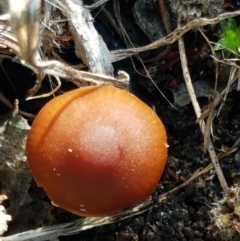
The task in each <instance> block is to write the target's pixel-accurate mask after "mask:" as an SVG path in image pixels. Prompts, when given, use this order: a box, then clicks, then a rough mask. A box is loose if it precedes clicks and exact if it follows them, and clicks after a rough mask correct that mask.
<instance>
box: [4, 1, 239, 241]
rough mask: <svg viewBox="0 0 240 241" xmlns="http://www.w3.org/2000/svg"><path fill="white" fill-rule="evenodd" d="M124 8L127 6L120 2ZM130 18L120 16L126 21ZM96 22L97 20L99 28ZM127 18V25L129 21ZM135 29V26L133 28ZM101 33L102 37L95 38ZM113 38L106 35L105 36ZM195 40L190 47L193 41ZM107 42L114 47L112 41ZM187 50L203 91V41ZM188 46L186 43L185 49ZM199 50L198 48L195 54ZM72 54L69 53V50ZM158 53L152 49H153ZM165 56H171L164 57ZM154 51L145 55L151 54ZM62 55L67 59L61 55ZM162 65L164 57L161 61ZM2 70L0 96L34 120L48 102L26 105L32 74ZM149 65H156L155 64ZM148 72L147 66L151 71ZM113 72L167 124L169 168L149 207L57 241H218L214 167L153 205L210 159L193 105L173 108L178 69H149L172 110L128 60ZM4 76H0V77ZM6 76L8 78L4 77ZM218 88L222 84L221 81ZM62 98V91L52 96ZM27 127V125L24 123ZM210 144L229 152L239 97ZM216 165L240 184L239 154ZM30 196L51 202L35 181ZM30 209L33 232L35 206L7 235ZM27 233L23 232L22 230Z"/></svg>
mask: <svg viewBox="0 0 240 241" xmlns="http://www.w3.org/2000/svg"><path fill="white" fill-rule="evenodd" d="M124 2H125V1H124ZM131 7H132V5H131V1H130V3H127V2H125V5H124V7H123V8H124V9H126V10H127V11H128V12H130V9H131ZM128 12H126V15H124V17H125V18H127V17H128V14H129V13H128ZM98 21H99V22H98ZM132 21H133V19H130V21H129V23H128V24H129V25H130V23H132ZM96 26H97V29H99V31H100V33H103V34H102V35H103V37H104V38H105V39H106V42H107V43H109V48H110V49H112V48H113V46H118V47H123V46H124V43H122V42H121V40H119V38H118V36H117V34H116V33H113V35H112V36H111V35H110V32H109V30H108V29H107V28H106V26H105V25H104V24H103V23H102V22H101V21H100V20H98V18H96ZM134 26H135V25H134ZM135 27H136V29H137V30H136V31H137V32H139V34H142V32H141V31H140V29H139V28H138V27H137V26H135ZM101 31H103V32H101ZM111 34H112V33H111ZM192 39H194V41H192ZM110 40H111V41H112V42H111V43H110ZM185 40H186V45H187V46H188V51H189V52H188V53H189V54H188V61H189V69H190V72H191V76H192V80H193V82H195V81H198V80H202V81H206V82H207V83H208V84H209V86H213V85H214V76H215V72H214V67H213V64H212V60H211V58H210V57H209V55H205V56H204V57H203V56H202V55H200V52H201V50H202V46H203V44H204V40H203V39H202V37H201V36H199V35H198V34H197V33H196V32H190V33H188V34H187V35H186V36H185ZM145 41H147V38H146V36H145V37H144V40H143V43H142V44H143V45H144V44H146V42H145ZM188 43H189V44H188ZM196 49H197V50H196ZM69 51H70V52H71V51H73V50H69ZM176 51H177V46H176V45H173V46H172V49H171V50H170V53H174V52H176ZM156 52H157V51H156ZM170 53H169V54H170ZM154 54H155V53H149V55H150V56H151V55H154ZM65 55H67V53H65ZM133 61H134V63H135V64H136V68H137V70H138V72H141V73H143V74H144V73H145V72H144V70H143V68H142V66H141V64H140V63H139V62H138V60H137V59H135V58H134V59H133ZM163 62H164V59H163ZM1 65H2V68H1V69H0V90H1V91H2V93H3V94H4V95H5V96H6V97H7V98H8V100H9V101H11V102H12V103H13V101H14V99H19V101H20V109H21V110H23V111H26V112H29V113H32V114H37V112H38V111H39V110H40V109H41V107H42V106H43V105H44V104H45V103H46V102H47V101H48V100H49V99H51V98H52V97H50V98H46V99H37V100H31V101H25V96H26V93H27V91H28V90H29V89H30V88H31V87H32V86H33V85H34V79H35V76H34V75H33V74H32V72H31V71H30V70H28V69H26V68H24V67H23V66H21V65H19V64H17V63H14V62H13V61H11V60H7V59H4V60H3V62H2V64H1ZM153 65H154V64H153ZM150 67H152V66H148V65H147V68H148V69H149V70H150ZM114 68H115V71H116V72H117V70H119V69H122V70H125V71H126V72H128V73H129V74H130V76H131V82H130V84H131V88H130V91H131V92H133V93H134V94H136V95H137V96H138V97H139V98H140V99H142V100H143V101H144V102H146V103H147V104H148V105H149V106H151V107H153V108H154V109H155V110H156V112H157V114H158V115H159V117H160V118H161V119H162V121H163V123H164V124H165V127H166V130H167V135H168V144H169V152H168V156H169V157H168V163H167V166H166V169H165V172H164V174H163V176H162V178H161V180H160V182H159V186H158V188H157V190H156V191H155V193H153V200H154V204H153V205H152V206H151V207H149V209H148V210H147V211H146V212H144V213H141V214H140V215H136V216H133V217H131V218H128V219H124V220H122V221H118V222H116V223H113V224H111V225H104V226H101V227H98V228H93V229H90V230H88V231H84V232H82V233H79V234H77V235H72V236H67V237H61V238H60V240H61V241H75V240H78V241H114V240H116V241H136V240H146V241H157V240H161V241H178V240H179V241H185V240H186V241H188V240H192V241H203V240H204V241H213V240H218V239H217V238H216V237H215V231H214V229H213V225H212V223H211V218H210V214H209V212H210V210H211V208H212V204H213V203H216V202H217V201H218V200H220V199H221V198H222V190H221V187H220V185H219V181H218V179H217V177H216V175H215V171H214V170H213V169H212V170H211V171H210V172H208V173H207V174H205V175H202V176H200V177H199V178H197V179H195V180H194V181H193V182H192V183H191V184H190V185H188V186H187V187H185V188H183V189H181V190H180V191H177V192H174V193H173V194H171V195H169V196H168V198H167V199H166V200H165V201H163V202H161V203H159V202H158V197H159V196H160V195H161V194H163V193H165V192H167V191H169V190H172V189H173V188H175V187H177V186H178V185H180V184H181V183H183V182H184V181H186V180H187V179H189V178H190V177H191V176H192V175H193V173H194V172H195V171H196V170H197V169H199V168H204V167H206V166H207V165H208V164H209V163H210V162H211V160H210V158H209V156H208V154H204V153H203V137H202V134H201V132H200V129H199V126H198V124H196V123H195V121H196V118H195V114H194V111H193V108H192V105H191V103H189V104H186V105H184V106H179V105H178V103H174V98H173V92H174V91H177V90H178V88H179V85H181V84H182V83H184V80H183V76H182V69H181V64H180V61H179V59H178V57H177V58H176V61H175V63H174V64H171V65H170V66H167V67H166V65H159V66H156V67H155V68H154V71H153V72H152V78H153V80H154V81H155V83H156V84H157V86H158V87H159V88H160V89H161V91H162V92H163V93H164V95H165V96H166V97H167V98H168V100H169V101H170V102H171V103H174V106H175V107H176V108H173V107H172V106H171V105H170V104H169V102H168V101H166V99H165V98H163V96H162V95H161V94H160V93H159V91H158V90H157V89H156V88H155V86H154V85H153V84H152V82H151V81H150V80H149V79H147V78H144V77H142V76H140V75H139V74H138V73H137V72H136V71H135V70H134V68H133V65H132V62H131V61H130V59H127V60H124V61H121V62H118V63H116V64H115V65H114ZM3 69H4V70H5V72H4V71H3ZM6 74H7V75H8V77H9V79H8V78H7V76H6ZM62 83H63V85H62V87H61V91H63V92H66V91H68V90H70V89H74V88H75V86H74V85H72V84H71V83H69V82H67V81H65V80H62ZM223 85H224V83H223ZM49 90H50V85H49V81H48V79H46V80H44V82H43V85H42V87H41V89H40V93H45V92H48V91H49ZM58 94H60V93H58ZM198 100H199V103H200V105H201V107H204V106H205V105H207V104H208V103H209V101H210V99H209V98H207V97H200V98H198ZM7 111H9V109H8V108H7V107H6V106H5V105H4V104H2V103H1V102H0V114H3V113H5V112H7ZM29 123H30V124H31V120H29ZM213 134H214V136H215V137H216V138H214V139H213V144H214V147H215V149H216V151H217V153H220V152H221V151H220V150H221V148H222V147H231V146H232V145H233V144H234V143H235V142H236V141H237V140H238V139H239V138H240V94H239V92H237V91H236V90H233V91H232V92H230V93H229V95H228V97H227V100H226V101H225V103H224V106H223V109H222V111H221V112H220V114H219V116H218V117H217V118H215V119H214V122H213ZM221 167H222V169H223V173H224V175H225V178H226V180H227V183H228V186H229V187H230V186H232V185H234V184H235V183H237V182H238V180H239V178H240V172H239V170H240V151H239V150H236V151H235V152H234V153H232V154H230V155H228V156H226V157H225V158H223V159H221ZM28 192H29V195H30V196H34V198H35V199H36V200H35V201H36V202H37V201H38V199H39V200H41V202H44V203H48V204H50V202H49V200H48V198H47V197H46V196H45V194H44V192H43V191H42V190H41V189H40V188H38V187H37V186H36V184H35V182H34V181H33V183H32V185H31V188H30V189H29V190H28ZM29 209H32V210H33V212H30V213H31V215H33V213H34V214H35V215H36V216H34V217H33V216H31V217H29V218H26V220H25V222H26V223H28V227H29V228H28V229H31V228H32V227H35V226H36V223H37V222H36V219H37V215H38V209H40V210H41V209H42V207H39V206H38V205H36V207H34V205H33V204H31V206H29V207H25V208H23V209H22V210H21V212H20V214H19V216H18V217H16V218H15V219H14V220H13V222H12V223H10V226H9V231H8V233H7V235H10V234H12V233H16V232H20V231H26V229H25V230H24V228H23V229H22V228H20V227H19V226H21V225H20V223H21V222H22V221H21V219H20V217H21V216H23V215H24V213H25V214H26V213H27V211H29ZM51 214H52V217H54V218H49V219H48V218H47V217H46V219H45V221H44V222H42V223H41V225H43V226H44V225H45V226H47V225H51V224H58V223H65V222H69V221H71V220H75V219H76V218H77V217H76V216H74V215H72V214H70V213H67V212H65V211H64V210H61V209H60V208H56V207H54V208H53V209H52V211H51ZM25 228H26V227H25Z"/></svg>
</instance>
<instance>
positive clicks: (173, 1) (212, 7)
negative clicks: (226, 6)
mask: <svg viewBox="0 0 240 241" xmlns="http://www.w3.org/2000/svg"><path fill="white" fill-rule="evenodd" d="M169 1H170V6H171V8H172V11H173V12H174V13H175V14H176V15H180V16H181V17H182V18H183V19H194V18H200V17H213V16H215V15H218V14H220V13H221V12H223V8H222V5H223V2H224V1H223V0H169Z"/></svg>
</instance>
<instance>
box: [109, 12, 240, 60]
mask: <svg viewBox="0 0 240 241" xmlns="http://www.w3.org/2000/svg"><path fill="white" fill-rule="evenodd" d="M238 15H240V11H235V12H227V13H223V14H220V15H219V16H217V17H216V18H213V19H208V18H199V19H194V20H192V21H190V22H189V23H187V24H186V25H184V26H182V27H179V28H177V29H175V30H174V31H173V32H171V33H170V34H168V35H167V36H166V37H164V38H162V39H160V40H158V41H155V42H153V43H151V44H149V45H146V46H144V47H139V48H131V49H126V50H115V51H111V58H112V62H115V61H119V60H121V59H124V58H128V57H129V56H132V55H135V54H138V53H141V52H144V51H147V50H152V49H157V48H159V47H161V46H165V45H170V44H173V43H174V42H176V41H177V40H178V39H179V38H181V37H182V36H183V35H184V34H185V33H187V32H188V31H189V30H191V29H194V28H197V27H202V26H206V25H212V24H217V23H219V22H220V21H222V20H224V19H227V18H232V17H235V16H238Z"/></svg>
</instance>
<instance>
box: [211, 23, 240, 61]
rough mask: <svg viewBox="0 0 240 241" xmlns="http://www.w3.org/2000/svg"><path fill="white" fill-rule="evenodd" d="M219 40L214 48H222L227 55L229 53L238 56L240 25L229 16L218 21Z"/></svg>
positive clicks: (239, 50) (239, 49)
mask: <svg viewBox="0 0 240 241" xmlns="http://www.w3.org/2000/svg"><path fill="white" fill-rule="evenodd" d="M220 27H221V32H220V34H219V36H220V38H221V39H220V40H219V41H218V42H217V43H216V44H215V46H214V50H216V51H217V50H224V53H225V54H226V56H227V57H229V56H230V55H231V54H232V55H235V56H239V54H240V27H238V26H237V24H236V22H235V20H234V19H232V18H229V19H228V20H223V21H222V22H221V23H220Z"/></svg>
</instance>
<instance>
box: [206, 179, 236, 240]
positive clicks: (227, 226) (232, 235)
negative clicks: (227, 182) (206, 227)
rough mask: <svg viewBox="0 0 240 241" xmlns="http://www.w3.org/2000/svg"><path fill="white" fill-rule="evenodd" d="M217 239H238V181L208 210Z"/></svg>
mask: <svg viewBox="0 0 240 241" xmlns="http://www.w3.org/2000/svg"><path fill="white" fill-rule="evenodd" d="M210 214H211V217H212V222H213V227H212V228H213V229H215V233H216V236H217V238H218V240H225V241H234V240H240V182H239V183H237V184H236V185H235V186H234V187H231V188H229V190H228V193H227V195H226V196H225V197H224V198H223V199H222V200H220V201H218V202H217V203H216V204H215V208H214V209H212V210H211V212H210Z"/></svg>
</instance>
